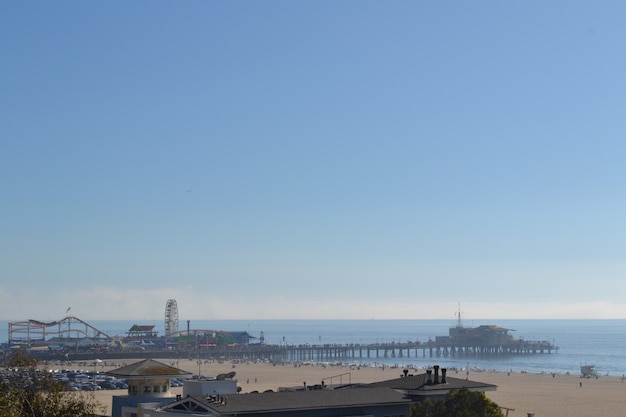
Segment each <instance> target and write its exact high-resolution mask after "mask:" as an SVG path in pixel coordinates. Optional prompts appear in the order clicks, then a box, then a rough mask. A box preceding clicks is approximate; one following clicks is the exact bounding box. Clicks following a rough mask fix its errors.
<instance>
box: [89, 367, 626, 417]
mask: <svg viewBox="0 0 626 417" xmlns="http://www.w3.org/2000/svg"><path fill="white" fill-rule="evenodd" d="M132 362H133V360H130V361H118V363H116V364H113V365H112V364H107V366H106V367H104V366H102V367H99V369H98V370H99V371H100V370H104V371H109V370H113V369H116V367H119V366H121V365H122V364H130V363H132ZM163 363H167V364H168V365H173V366H176V367H177V368H180V369H184V370H186V371H188V372H191V373H193V374H197V373H198V371H200V373H201V374H202V375H205V376H215V375H217V374H220V373H228V372H231V371H235V372H236V373H237V374H236V376H235V379H237V380H238V385H239V386H240V387H241V388H242V393H246V392H251V391H259V392H262V391H265V390H269V389H271V390H277V389H278V388H279V387H285V386H302V385H303V384H304V383H305V382H306V383H307V385H312V384H319V383H321V381H322V380H325V383H326V384H339V383H343V384H346V383H360V382H361V383H367V382H374V381H381V380H386V379H392V378H396V377H398V376H399V375H400V374H401V369H398V368H385V369H384V370H383V369H381V368H374V367H356V366H330V365H326V366H322V365H312V364H311V365H300V366H294V365H272V364H266V363H237V364H234V365H233V364H232V363H230V362H226V363H217V362H205V363H202V364H201V365H200V367H199V366H198V364H197V363H196V362H195V361H192V360H181V361H179V362H178V363H176V362H167V361H163ZM412 372H414V371H412ZM417 372H424V370H419V371H417ZM448 375H449V376H451V377H456V378H465V373H464V372H463V373H461V372H460V373H458V374H456V373H455V372H454V371H451V372H449V373H448ZM469 378H470V379H471V380H475V381H481V382H486V383H490V384H495V385H497V386H498V389H497V391H495V392H488V393H487V396H488V397H489V398H490V399H491V400H493V401H495V402H496V403H497V404H498V405H500V406H501V407H506V408H508V409H511V410H509V411H508V416H509V417H526V416H527V415H528V413H534V415H535V417H547V416H550V417H566V416H567V417H618V416H624V415H626V411H625V410H626V396H625V394H626V382H623V381H622V378H621V377H609V376H601V377H599V378H598V379H583V378H580V377H579V376H578V375H566V374H555V375H553V374H549V373H546V374H531V373H507V372H486V371H483V372H479V371H471V372H470V374H469ZM172 392H173V395H176V394H181V393H182V388H172ZM124 394H125V392H124V391H123V390H117V391H97V392H96V393H95V395H96V400H97V401H99V402H100V403H101V404H103V405H104V406H106V411H105V414H107V415H110V414H111V410H110V405H111V397H112V396H113V395H124ZM504 414H505V415H506V410H504Z"/></svg>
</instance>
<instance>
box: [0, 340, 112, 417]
mask: <svg viewBox="0 0 626 417" xmlns="http://www.w3.org/2000/svg"><path fill="white" fill-rule="evenodd" d="M64 388H65V387H64V385H63V384H61V383H60V382H58V381H57V380H56V379H54V377H53V375H52V374H51V373H50V372H47V371H46V370H41V369H38V367H37V361H35V360H34V359H32V358H31V357H30V356H28V355H27V354H23V353H21V352H13V353H11V354H10V355H9V357H8V358H7V359H6V362H5V369H4V370H3V371H2V381H1V382H0V417H70V416H72V417H74V416H76V417H94V416H98V415H99V414H98V412H99V411H102V406H101V405H100V404H98V403H97V402H96V401H95V399H94V396H93V394H92V393H90V394H86V393H83V392H69V391H65V390H64Z"/></svg>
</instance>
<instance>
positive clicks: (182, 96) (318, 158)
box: [0, 1, 626, 320]
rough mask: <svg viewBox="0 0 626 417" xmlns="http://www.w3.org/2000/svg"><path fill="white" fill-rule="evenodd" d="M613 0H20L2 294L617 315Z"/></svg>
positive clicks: (50, 307)
mask: <svg viewBox="0 0 626 417" xmlns="http://www.w3.org/2000/svg"><path fill="white" fill-rule="evenodd" d="M625 12H626V4H624V3H622V2H610V1H606V2H576V1H554V2H548V4H546V2H496V1H479V2H471V3H468V2H461V1H452V2H412V1H407V2H404V1H392V2H382V1H376V2H372V1H339V2H291V1H264V2H253V1H248V2H242V1H235V2H164V1H150V2H148V1H137V2H78V1H74V2H68V1H59V2H4V3H3V4H2V5H0V48H1V49H0V50H1V53H2V57H3V59H2V63H1V64H0V74H1V75H2V76H1V77H0V114H2V123H0V193H1V196H2V200H1V204H0V228H1V233H0V277H1V280H0V318H2V319H4V320H22V319H27V318H35V319H58V318H61V317H63V316H64V314H65V311H66V309H67V308H68V307H71V308H72V310H71V311H72V313H73V314H74V315H76V316H77V317H80V318H83V319H105V318H106V319H158V318H161V317H162V316H163V314H164V308H165V303H166V301H167V299H170V298H174V299H176V300H177V302H178V306H179V311H180V316H181V319H211V318H216V319H229V318H232V319H254V318H270V319H271V318H288V319H294V318H295V319H299V318H311V319H318V318H380V319H383V318H412V319H420V318H425V319H426V318H450V319H453V318H454V313H455V311H456V309H457V306H458V303H459V302H460V303H461V306H462V307H461V308H462V310H463V313H464V315H465V317H468V318H475V319H476V318H625V317H626V302H625V301H624V299H623V294H624V293H625V292H626V280H624V279H623V278H624V276H626V262H625V259H624V256H625V254H626V237H625V236H626V223H625V218H626V197H625V195H626V193H624V191H623V190H624V184H625V183H626V182H625V180H626V168H625V166H626V164H624V162H623V160H624V155H626V141H625V140H624V135H625V132H626V118H625V117H624V114H626V77H625V76H624V74H626V46H625V45H626V42H625V40H626V27H625V26H624V24H623V16H624V15H625Z"/></svg>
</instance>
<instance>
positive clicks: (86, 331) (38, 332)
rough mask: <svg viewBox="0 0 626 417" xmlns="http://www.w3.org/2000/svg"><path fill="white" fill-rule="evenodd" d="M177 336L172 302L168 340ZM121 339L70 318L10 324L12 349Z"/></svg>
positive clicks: (167, 310) (167, 318)
mask: <svg viewBox="0 0 626 417" xmlns="http://www.w3.org/2000/svg"><path fill="white" fill-rule="evenodd" d="M69 311H70V309H67V312H69ZM67 312H66V313H67ZM178 333H179V332H178V305H177V304H176V300H174V299H170V300H167V303H166V305H165V336H166V337H173V336H177V335H178ZM119 339H120V338H119V337H114V336H110V335H108V334H107V333H105V332H103V331H102V330H98V329H97V328H95V327H94V326H92V325H91V324H89V323H87V322H86V321H83V320H81V319H79V318H78V317H75V316H71V315H68V316H66V317H64V318H62V319H61V320H55V321H51V322H44V321H40V320H25V321H15V322H9V344H11V345H27V346H29V347H30V346H36V345H41V344H46V345H48V346H50V345H51V344H52V343H54V342H59V341H64V342H66V343H67V342H71V343H72V345H87V344H89V345H91V346H104V345H108V344H110V343H111V342H114V341H115V340H119Z"/></svg>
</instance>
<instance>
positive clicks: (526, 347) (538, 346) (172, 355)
mask: <svg viewBox="0 0 626 417" xmlns="http://www.w3.org/2000/svg"><path fill="white" fill-rule="evenodd" d="M552 353H558V347H556V346H554V345H552V344H551V343H549V342H546V341H541V342H536V341H521V340H516V341H515V342H514V343H509V344H506V345H476V346H472V345H468V346H455V345H450V344H443V343H436V342H434V341H432V342H426V343H420V342H406V343H375V344H346V345H335V344H333V345H261V344H259V345H235V346H209V347H203V348H194V349H186V350H181V349H175V350H167V351H166V350H157V349H146V350H145V351H141V352H115V351H108V352H99V353H98V358H99V359H101V360H112V359H122V358H127V359H132V358H137V359H139V358H148V357H149V358H155V359H157V358H161V359H183V358H184V359H191V360H196V359H202V360H207V359H212V360H233V359H235V360H252V361H256V360H269V361H271V362H277V363H280V362H306V361H313V362H354V361H358V362H377V361H378V360H380V359H390V358H396V359H398V360H408V359H411V358H413V359H423V358H446V357H453V358H496V357H507V356H513V355H533V354H552ZM42 356H45V358H46V359H60V360H87V361H88V360H93V359H94V353H91V352H90V353H88V352H69V353H68V354H67V355H66V356H64V357H58V358H56V357H55V356H56V355H54V354H48V355H42ZM42 358H43V357H42Z"/></svg>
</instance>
